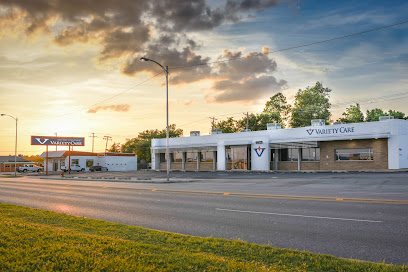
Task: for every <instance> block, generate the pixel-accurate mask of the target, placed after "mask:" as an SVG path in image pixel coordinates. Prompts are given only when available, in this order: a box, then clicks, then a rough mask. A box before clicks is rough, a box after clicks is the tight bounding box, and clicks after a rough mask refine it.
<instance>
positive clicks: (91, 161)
mask: <svg viewBox="0 0 408 272" xmlns="http://www.w3.org/2000/svg"><path fill="white" fill-rule="evenodd" d="M46 156H47V154H46V152H43V153H42V154H41V155H40V157H41V158H44V170H46V167H47V163H46ZM69 159H71V161H70V162H69ZM69 163H71V165H78V166H80V168H83V169H85V171H89V168H90V167H92V166H103V167H106V168H108V171H131V170H137V155H135V154H133V153H92V152H82V151H70V152H69V151H66V150H63V151H49V152H48V171H60V169H61V168H63V167H65V166H69Z"/></svg>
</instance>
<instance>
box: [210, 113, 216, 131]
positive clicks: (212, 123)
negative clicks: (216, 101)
mask: <svg viewBox="0 0 408 272" xmlns="http://www.w3.org/2000/svg"><path fill="white" fill-rule="evenodd" d="M210 119H211V120H212V121H211V130H214V127H215V121H216V120H217V119H215V117H214V116H213V117H210Z"/></svg>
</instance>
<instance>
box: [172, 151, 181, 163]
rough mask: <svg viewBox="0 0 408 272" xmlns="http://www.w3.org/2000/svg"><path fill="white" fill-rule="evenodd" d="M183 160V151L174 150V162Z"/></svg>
mask: <svg viewBox="0 0 408 272" xmlns="http://www.w3.org/2000/svg"><path fill="white" fill-rule="evenodd" d="M182 161H183V152H174V153H173V161H172V162H182Z"/></svg>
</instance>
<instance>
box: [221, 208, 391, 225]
mask: <svg viewBox="0 0 408 272" xmlns="http://www.w3.org/2000/svg"><path fill="white" fill-rule="evenodd" d="M215 209H216V210H217V211H226V212H239V213H253V214H266V215H280V216H291V217H304V218H317V219H329V220H342V221H357V222H369V223H382V222H383V221H376V220H365V219H353V218H340V217H327V216H314V215H300V214H290V213H270V212H255V211H242V210H230V209H221V208H215Z"/></svg>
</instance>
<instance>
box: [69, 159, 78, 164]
mask: <svg viewBox="0 0 408 272" xmlns="http://www.w3.org/2000/svg"><path fill="white" fill-rule="evenodd" d="M77 164H79V159H72V160H71V165H77Z"/></svg>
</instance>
